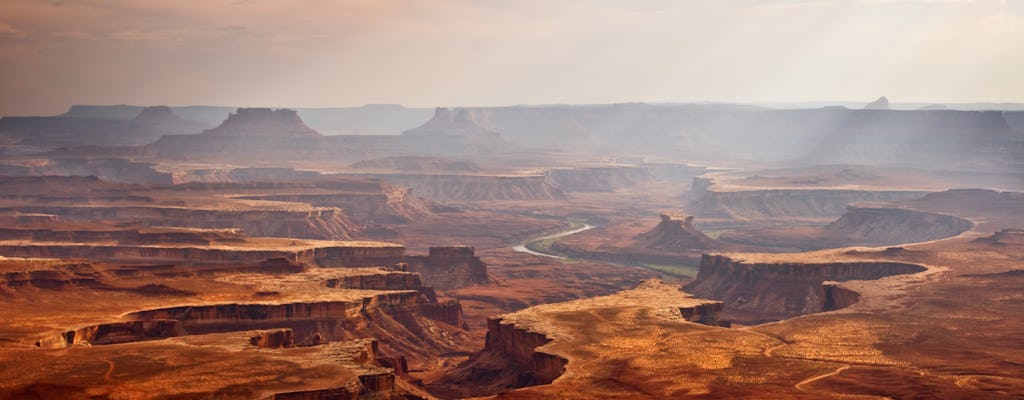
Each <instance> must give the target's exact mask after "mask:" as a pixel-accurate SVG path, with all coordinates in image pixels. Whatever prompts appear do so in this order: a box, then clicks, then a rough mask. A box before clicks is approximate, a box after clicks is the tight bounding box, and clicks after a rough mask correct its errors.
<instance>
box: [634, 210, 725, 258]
mask: <svg viewBox="0 0 1024 400" xmlns="http://www.w3.org/2000/svg"><path fill="white" fill-rule="evenodd" d="M636 239H637V243H638V244H639V245H641V246H643V247H647V248H651V249H660V250H686V249H707V248H710V247H711V246H712V245H713V244H714V239H712V238H711V237H709V236H708V235H705V234H704V232H701V231H699V230H697V228H696V227H694V226H693V216H690V215H683V214H662V215H661V222H660V223H658V226H655V227H654V229H651V230H650V231H648V232H645V233H643V234H640V235H639V236H637V238H636Z"/></svg>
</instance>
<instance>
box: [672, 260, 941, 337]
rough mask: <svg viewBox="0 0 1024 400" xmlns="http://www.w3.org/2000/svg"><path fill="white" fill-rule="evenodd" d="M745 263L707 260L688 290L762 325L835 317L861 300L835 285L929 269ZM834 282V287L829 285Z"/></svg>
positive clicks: (876, 264) (889, 263)
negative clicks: (833, 312)
mask: <svg viewBox="0 0 1024 400" xmlns="http://www.w3.org/2000/svg"><path fill="white" fill-rule="evenodd" d="M748 256H750V257H754V259H753V260H750V261H748V260H744V259H740V258H737V257H734V256H727V255H722V254H704V255H703V256H702V257H701V262H700V271H699V272H698V274H697V279H696V280H694V281H693V282H692V283H690V284H688V285H686V286H685V290H686V291H687V292H689V293H693V294H694V295H695V296H698V297H703V298H709V299H715V300H721V301H723V302H724V303H725V312H724V314H725V316H726V318H728V319H730V320H733V321H742V322H748V323H760V322H766V321H774V320H780V319H785V318H791V317H795V316H798V315H803V314H811V313H818V312H822V311H829V310H834V309H838V308H842V307H845V306H849V305H851V304H852V303H853V302H856V300H857V298H858V296H856V295H854V294H851V293H848V291H846V292H844V291H842V290H844V289H842V288H837V287H835V282H832V281H838V282H842V281H850V280H876V279H881V278H884V277H887V276H892V275H901V274H914V273H918V272H923V271H925V270H926V268H925V267H922V266H920V265H916V264H909V263H903V262H894V261H831V262H829V261H825V262H813V261H812V262H806V261H801V260H797V259H794V260H792V261H788V260H785V259H779V260H776V259H773V258H770V257H769V258H767V259H765V260H757V258H758V257H759V255H757V254H750V255H748ZM826 282H828V283H826Z"/></svg>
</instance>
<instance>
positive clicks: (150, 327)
mask: <svg viewBox="0 0 1024 400" xmlns="http://www.w3.org/2000/svg"><path fill="white" fill-rule="evenodd" d="M184 334H185V331H184V329H182V326H181V324H180V322H179V321H177V320H173V319H150V320H146V321H127V322H112V323H106V324H98V325H91V326H86V327H81V328H77V329H73V330H69V331H66V332H62V333H61V334H60V335H57V336H53V337H49V338H45V339H41V340H39V341H37V342H36V347H43V348H64V347H71V346H82V345H86V346H88V345H102V344H116V343H128V342H138V341H142V340H153V339H164V338H169V337H174V336H181V335H184Z"/></svg>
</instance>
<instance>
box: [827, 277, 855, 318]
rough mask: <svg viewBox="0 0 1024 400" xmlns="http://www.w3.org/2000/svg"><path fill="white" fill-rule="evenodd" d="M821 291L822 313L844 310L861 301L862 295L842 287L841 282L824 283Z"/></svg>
mask: <svg viewBox="0 0 1024 400" xmlns="http://www.w3.org/2000/svg"><path fill="white" fill-rule="evenodd" d="M821 290H822V294H821V299H822V306H821V310H822V311H833V310H839V309H843V308H846V307H849V306H852V305H854V304H857V302H858V301H860V293H857V292H854V291H852V290H850V289H847V288H844V287H842V286H840V285H839V282H824V283H822V284H821Z"/></svg>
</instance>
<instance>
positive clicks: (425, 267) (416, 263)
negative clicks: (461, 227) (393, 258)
mask: <svg viewBox="0 0 1024 400" xmlns="http://www.w3.org/2000/svg"><path fill="white" fill-rule="evenodd" d="M404 260H405V262H406V263H407V264H408V265H409V271H411V272H416V273H419V274H420V276H421V277H423V283H424V284H425V285H427V286H430V287H434V288H438V289H454V288H459V287H464V286H470V285H476V284H486V283H487V282H488V281H489V280H488V277H487V264H485V263H484V262H483V261H482V260H480V257H477V256H476V254H475V253H474V249H473V247H472V246H438V247H431V248H430V253H429V255H428V256H426V257H424V256H408V257H405V259H404Z"/></svg>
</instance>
